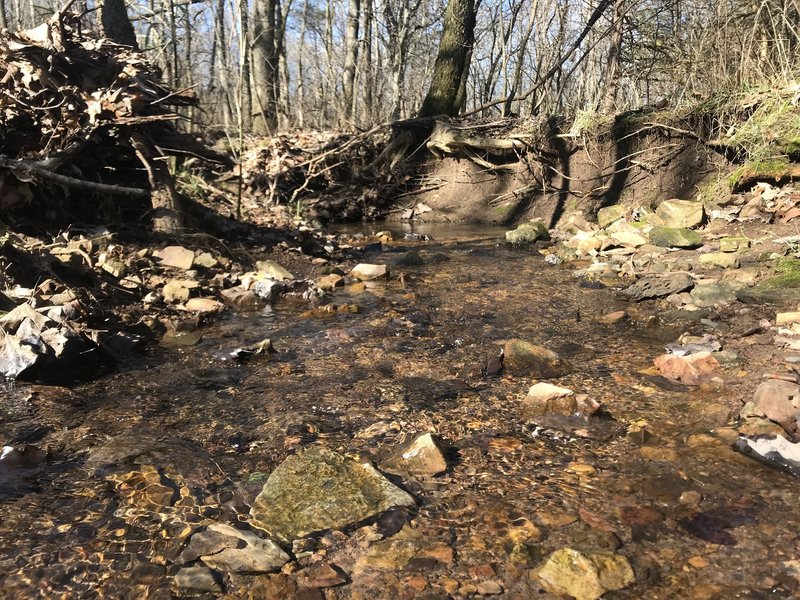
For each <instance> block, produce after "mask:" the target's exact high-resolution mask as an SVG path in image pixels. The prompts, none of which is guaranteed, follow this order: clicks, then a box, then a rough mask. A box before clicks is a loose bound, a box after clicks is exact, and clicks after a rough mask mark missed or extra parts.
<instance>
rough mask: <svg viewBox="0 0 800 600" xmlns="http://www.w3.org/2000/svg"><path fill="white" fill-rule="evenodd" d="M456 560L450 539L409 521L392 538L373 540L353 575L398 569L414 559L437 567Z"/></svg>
mask: <svg viewBox="0 0 800 600" xmlns="http://www.w3.org/2000/svg"><path fill="white" fill-rule="evenodd" d="M453 560H454V556H453V549H452V548H451V547H450V546H448V545H447V544H446V543H444V542H443V541H441V540H439V539H435V538H432V537H431V536H426V535H423V534H422V533H421V532H420V531H419V530H417V529H412V528H410V527H409V526H408V525H405V526H404V527H403V529H401V530H400V532H399V533H397V535H395V536H394V537H392V538H391V539H388V540H383V541H380V542H377V543H375V544H372V545H371V546H370V547H369V549H367V551H366V553H364V554H362V555H361V556H360V557H359V558H358V559H357V560H356V563H355V565H354V567H353V571H352V575H353V577H354V578H355V577H357V576H359V575H362V574H364V573H366V572H369V571H379V572H381V571H382V572H386V571H388V572H393V573H398V572H401V571H403V570H404V569H405V568H406V567H411V566H413V565H414V563H417V564H419V565H424V567H423V568H424V569H425V570H427V571H434V570H439V569H442V568H444V567H451V566H452V565H453ZM417 568H419V567H417Z"/></svg>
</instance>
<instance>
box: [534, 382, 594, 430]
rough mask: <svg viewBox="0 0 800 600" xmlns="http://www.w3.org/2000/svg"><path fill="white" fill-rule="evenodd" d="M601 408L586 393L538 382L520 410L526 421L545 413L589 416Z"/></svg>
mask: <svg viewBox="0 0 800 600" xmlns="http://www.w3.org/2000/svg"><path fill="white" fill-rule="evenodd" d="M599 410H600V404H599V403H598V402H597V401H595V400H592V399H590V398H589V396H588V395H586V394H578V395H575V393H574V392H573V391H572V390H569V389H567V388H562V387H558V386H555V385H550V384H549V383H537V384H536V385H534V386H533V387H531V389H530V390H529V391H528V395H527V396H526V397H525V399H524V400H523V401H522V406H521V407H520V411H521V413H522V418H523V419H525V420H526V421H530V420H535V419H536V417H541V416H544V415H563V416H567V417H569V416H582V417H589V416H592V415H594V414H596V413H597V412H598V411H599Z"/></svg>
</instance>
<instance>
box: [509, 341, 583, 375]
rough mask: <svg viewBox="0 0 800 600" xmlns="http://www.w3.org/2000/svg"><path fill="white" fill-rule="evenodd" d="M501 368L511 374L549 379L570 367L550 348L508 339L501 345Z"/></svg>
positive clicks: (568, 370)
mask: <svg viewBox="0 0 800 600" xmlns="http://www.w3.org/2000/svg"><path fill="white" fill-rule="evenodd" d="M503 368H504V369H505V371H506V372H507V373H510V374H511V375H527V376H531V377H536V378H537V379H550V378H553V377H562V376H564V375H566V374H568V373H569V372H570V371H571V370H572V367H571V365H570V364H569V363H568V362H566V361H565V360H563V359H562V358H561V357H560V356H559V355H558V354H556V353H555V352H553V351H552V350H548V349H547V348H544V347H542V346H537V345H536V344H531V343H530V342H526V341H524V340H517V339H513V340H508V341H507V342H506V343H505V345H504V346H503Z"/></svg>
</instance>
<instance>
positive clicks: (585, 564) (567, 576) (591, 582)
mask: <svg viewBox="0 0 800 600" xmlns="http://www.w3.org/2000/svg"><path fill="white" fill-rule="evenodd" d="M536 575H537V576H538V577H539V579H540V580H541V582H542V584H543V585H544V588H545V589H546V590H547V591H548V592H550V593H553V594H560V595H566V596H570V597H572V598H575V599H576V600H595V599H596V598H600V597H601V596H602V595H603V594H605V593H606V592H610V591H614V590H621V589H623V588H625V587H627V586H629V585H630V584H631V583H633V581H634V575H633V569H632V568H631V564H630V563H629V562H628V559H627V558H625V557H624V556H620V555H618V554H614V553H613V552H591V553H585V554H584V553H581V552H578V551H577V550H573V549H572V548H562V549H561V550H557V551H555V552H553V553H552V554H551V555H550V557H549V558H548V559H547V561H546V562H545V564H544V565H543V566H542V567H540V568H539V569H538V570H537V571H536Z"/></svg>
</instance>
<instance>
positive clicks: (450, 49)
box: [420, 0, 475, 117]
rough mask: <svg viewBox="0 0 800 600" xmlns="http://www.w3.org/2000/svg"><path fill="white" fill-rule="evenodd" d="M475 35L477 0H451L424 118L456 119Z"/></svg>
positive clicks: (445, 16) (423, 107)
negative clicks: (446, 117)
mask: <svg viewBox="0 0 800 600" xmlns="http://www.w3.org/2000/svg"><path fill="white" fill-rule="evenodd" d="M474 34H475V2H474V0H449V2H448V3H447V9H446V10H445V14H444V31H443V32H442V41H441V43H440V44H439V53H438V54H437V56H436V62H435V63H434V66H433V77H432V81H431V87H430V89H429V90H428V95H427V96H426V97H425V100H424V101H423V103H422V108H421V109H420V116H421V117H432V116H435V115H447V116H456V115H457V114H458V112H459V110H460V109H461V102H462V101H463V90H464V89H465V85H466V76H467V73H468V72H469V58H470V56H471V48H472V44H473V41H474Z"/></svg>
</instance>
